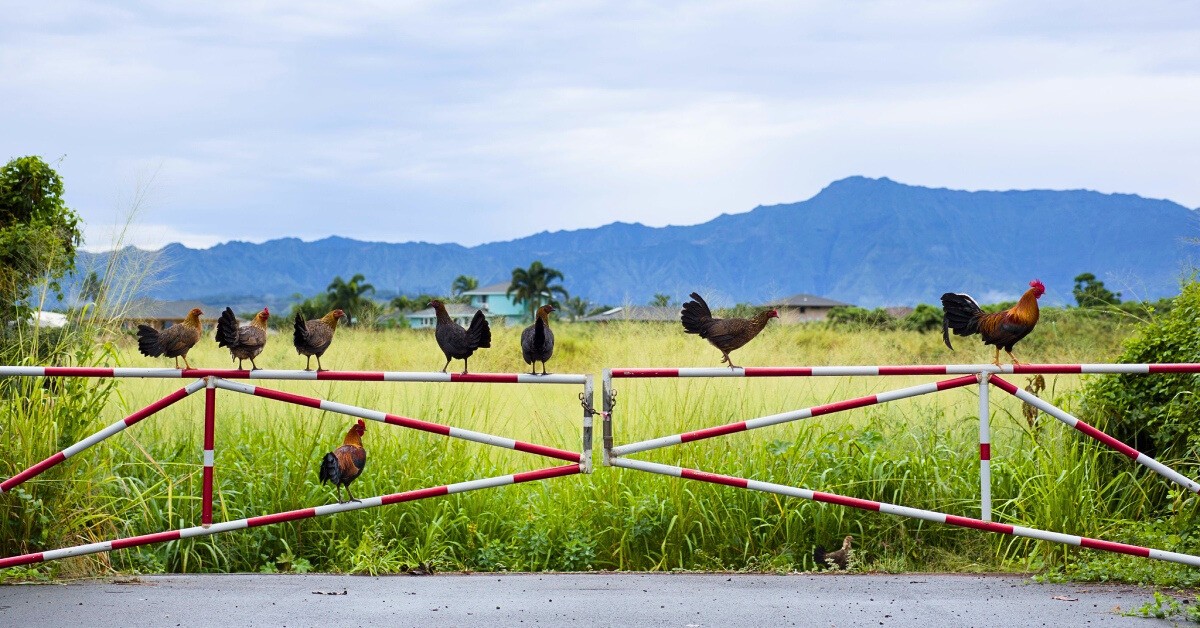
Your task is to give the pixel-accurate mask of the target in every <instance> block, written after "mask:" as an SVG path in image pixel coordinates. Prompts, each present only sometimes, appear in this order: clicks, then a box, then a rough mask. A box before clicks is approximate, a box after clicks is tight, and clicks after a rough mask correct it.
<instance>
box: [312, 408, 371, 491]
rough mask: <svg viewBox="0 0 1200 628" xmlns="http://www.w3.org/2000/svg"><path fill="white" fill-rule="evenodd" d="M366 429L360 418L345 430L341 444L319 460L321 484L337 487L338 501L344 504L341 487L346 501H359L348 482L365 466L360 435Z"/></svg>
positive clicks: (364, 455) (365, 453) (365, 460)
mask: <svg viewBox="0 0 1200 628" xmlns="http://www.w3.org/2000/svg"><path fill="white" fill-rule="evenodd" d="M366 431H367V424H366V423H364V422H363V420H362V419H359V420H358V423H355V424H354V427H351V428H350V431H349V432H346V438H345V439H343V440H342V446H341V447H338V448H337V449H335V450H333V451H331V452H329V453H327V454H325V458H324V460H322V461H321V469H320V471H318V472H317V475H318V476H319V477H320V478H321V484H324V483H326V482H332V483H333V486H334V488H336V489H337V496H338V503H339V504H344V503H346V502H345V501H342V487H343V486H344V487H346V494H347V495H349V496H350V499H349V500H348V501H352V502H356V501H359V500H357V499H354V493H351V492H350V483H351V482H353V481H354V479H355V478H357V477H358V476H359V474H361V473H362V470H363V467H365V466H367V450H366V449H363V444H362V436H363V433H364V432H366Z"/></svg>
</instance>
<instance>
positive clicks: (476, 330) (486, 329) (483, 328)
mask: <svg viewBox="0 0 1200 628" xmlns="http://www.w3.org/2000/svg"><path fill="white" fill-rule="evenodd" d="M467 338H468V339H469V340H470V342H471V346H473V347H475V348H476V349H488V348H491V346H492V328H491V326H489V325H488V322H487V317H486V316H484V315H483V310H475V317H474V318H472V319H471V326H470V327H468V328H467Z"/></svg>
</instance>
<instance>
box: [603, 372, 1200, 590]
mask: <svg viewBox="0 0 1200 628" xmlns="http://www.w3.org/2000/svg"><path fill="white" fill-rule="evenodd" d="M1081 373H1082V374H1089V373H1126V374H1151V373H1200V364H1021V365H1009V366H995V365H992V364H986V365H979V364H957V365H940V366H813V367H744V368H742V367H738V368H733V369H729V368H619V369H608V370H605V371H604V375H603V380H602V398H603V412H602V413H601V417H602V420H603V464H604V465H605V466H613V467H620V468H624V469H634V470H637V471H646V472H649V473H657V474H660V475H666V476H672V477H678V478H683V479H688V480H699V481H702V482H709V483H712V484H722V485H726V486H733V487H736V488H743V489H749V490H755V491H762V492H766V493H774V494H778V495H787V496H790V497H799V498H801V499H808V500H813V501H818V502H825V503H830V504H838V505H841V506H849V507H852V508H859V509H862V510H871V511H876V512H883V513H887V514H893V515H900V516H903V517H911V518H914V519H922V520H925V521H933V522H936V523H945V524H950V525H954V526H960V527H966V528H974V529H976V530H985V531H988V532H997V533H1000V534H1009V535H1013V536H1021V537H1027V538H1032V539H1040V540H1045V541H1054V542H1056V543H1065V544H1068V545H1077V546H1081V547H1087V548H1091V549H1099V550H1105V551H1109V552H1119V553H1122V554H1131V555H1134V556H1142V557H1146V558H1157V559H1160V560H1167V561H1171V562H1177V563H1183V564H1185V565H1192V566H1195V567H1200V557H1198V556H1192V555H1189V554H1180V553H1177V552H1169V551H1165V550H1159V549H1151V548H1146V547H1138V546H1136V545H1126V544H1124V543H1114V542H1111V541H1104V540H1101V539H1091V538H1087V537H1081V536H1075V535H1070V534H1061V533H1058V532H1049V531H1045V530H1038V529H1035V528H1027V527H1022V526H1015V525H1008V524H1000V523H994V522H992V520H991V518H992V504H991V431H990V427H989V424H988V415H989V400H988V389H989V387H990V386H996V387H997V388H1000V389H1001V390H1003V391H1005V392H1007V393H1009V394H1011V395H1013V396H1015V397H1017V398H1018V399H1021V400H1022V401H1024V402H1026V403H1029V404H1030V405H1033V406H1035V407H1037V408H1038V409H1039V410H1042V411H1043V412H1045V413H1046V414H1049V415H1050V416H1052V417H1054V418H1055V419H1058V420H1059V421H1061V422H1063V423H1065V424H1067V425H1069V426H1071V427H1073V428H1075V429H1076V430H1078V431H1080V432H1082V433H1084V434H1086V435H1088V436H1089V437H1091V438H1093V439H1095V440H1097V441H1099V442H1100V443H1103V444H1104V445H1107V446H1108V447H1111V448H1113V449H1115V450H1117V451H1119V452H1121V453H1122V454H1124V455H1126V456H1128V457H1129V458H1131V459H1133V460H1134V461H1135V462H1137V463H1138V464H1141V465H1143V466H1145V467H1147V468H1149V469H1151V470H1153V471H1154V472H1155V473H1158V474H1159V475H1161V476H1163V477H1164V478H1166V479H1168V480H1170V481H1172V482H1175V483H1176V484H1179V485H1180V486H1183V487H1184V488H1186V489H1188V490H1189V491H1191V492H1193V493H1200V483H1197V482H1196V481H1195V480H1193V479H1191V478H1188V477H1186V476H1184V475H1182V474H1180V473H1179V472H1177V471H1175V470H1174V469H1171V468H1170V467H1168V466H1166V465H1164V464H1162V463H1161V462H1159V461H1157V460H1155V459H1153V458H1151V457H1150V456H1147V455H1145V454H1143V453H1141V452H1139V451H1137V450H1136V449H1134V448H1132V447H1130V446H1128V445H1126V444H1125V443H1122V442H1120V441H1118V440H1117V439H1115V438H1113V437H1111V436H1109V435H1108V434H1105V433H1104V432H1101V431H1100V430H1098V429H1096V428H1095V427H1093V426H1091V425H1088V424H1087V423H1085V422H1083V421H1081V420H1079V419H1078V418H1076V417H1074V416H1072V415H1071V414H1069V413H1067V412H1065V411H1063V410H1061V409H1060V408H1057V407H1055V406H1054V405H1052V404H1050V403H1047V402H1046V401H1044V400H1042V399H1040V398H1038V397H1037V396H1035V395H1033V394H1031V393H1029V392H1027V391H1024V390H1021V389H1019V388H1017V387H1016V386H1014V385H1013V384H1011V383H1010V382H1008V381H1006V380H1004V379H1002V378H1001V377H1000V376H999V375H1000V374H1017V375H1021V374H1081ZM890 375H959V377H954V378H951V379H945V380H941V381H937V382H931V383H928V384H921V385H918V386H910V387H908V388H900V389H897V390H891V391H887V392H883V393H879V394H875V395H868V396H865V397H858V398H855V399H847V400H845V401H839V402H835V403H828V404H823V405H818V406H813V407H810V408H804V409H800V410H795V411H792V412H784V413H780V414H773V415H769V416H764V417H758V418H754V419H749V420H745V421H739V422H736V423H729V424H725V425H717V426H713V427H707V428H703V429H698V430H694V431H690V432H684V433H681V434H672V435H669V436H662V437H658V438H652V439H648V440H643V441H638V442H634V443H628V444H625V445H620V446H617V445H615V443H614V440H613V409H614V406H615V399H616V390H615V389H614V388H613V380H614V379H651V378H693V377H700V378H709V377H834V376H837V377H846V376H890ZM971 385H978V387H979V480H980V513H981V514H980V518H979V519H974V518H970V517H961V516H956V515H950V514H946V513H940V512H935V511H931V510H922V509H919V508H909V507H906V506H899V505H895V504H887V503H881V502H875V501H871V500H866V499H859V498H855V497H847V496H844V495H837V494H834V493H824V492H820V491H813V490H809V489H804V488H796V487H791V486H783V485H780V484H772V483H770V482H761V481H757V480H750V479H745V478H736V477H731V476H726V475H718V474H715V473H709V472H707V471H701V470H697V469H686V468H682V467H675V466H670V465H664V464H659V463H654V462H647V461H644V460H637V459H633V458H628V457H626V456H628V455H630V454H635V453H639V452H644V451H650V450H653V449H661V448H664V447H671V446H675V445H680V444H683V443H690V442H693V441H698V440H704V439H708V438H715V437H717V436H724V435H727V434H734V433H737V432H744V431H748V430H753V429H758V428H762V427H767V426H770V425H779V424H781V423H788V422H791V421H798V420H801V419H808V418H813V417H817V416H822V415H826V414H833V413H836V412H843V411H846V410H851V409H854V408H863V407H866V406H872V405H876V404H881V403H887V402H891V401H897V400H899V399H907V398H910V397H916V396H919V395H927V394H931V393H936V392H941V391H944V390H950V389H954V388H962V387H964V386H971Z"/></svg>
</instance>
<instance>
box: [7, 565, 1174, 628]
mask: <svg viewBox="0 0 1200 628" xmlns="http://www.w3.org/2000/svg"><path fill="white" fill-rule="evenodd" d="M1151 596H1152V591H1150V590H1149V589H1143V588H1138V587H1133V586H1124V585H1090V584H1089V585H1080V584H1037V583H1033V582H1031V581H1030V580H1029V579H1027V578H1021V577H1018V576H991V575H988V576H965V575H924V574H919V575H895V576H893V575H824V574H817V575H814V574H796V575H786V576H774V575H716V574H640V573H595V574H507V575H496V574H474V575H459V574H453V575H435V576H385V577H368V576H339V575H269V576H268V575H253V574H247V575H205V576H151V577H141V578H136V579H128V580H107V581H86V582H72V583H68V584H50V585H45V584H42V585H10V586H0V625H2V626H35V625H50V626H95V627H97V628H100V627H106V626H215V625H224V626H242V625H254V626H323V627H330V628H332V627H334V626H336V627H338V628H348V627H350V626H423V627H425V626H431V625H438V626H442V625H447V626H521V625H530V626H532V625H542V626H564V625H576V626H678V627H680V628H695V627H700V626H889V627H898V626H920V627H922V628H929V627H933V626H937V627H941V626H1005V627H1014V626H1140V627H1143V628H1145V627H1149V626H1157V625H1164V626H1166V625H1171V623H1170V622H1167V621H1163V620H1153V619H1143V618H1137V617H1123V616H1121V615H1120V614H1119V613H1118V612H1117V611H1116V610H1114V609H1115V608H1117V607H1119V608H1120V609H1129V608H1136V607H1138V606H1140V605H1142V604H1143V603H1145V602H1146V601H1148V600H1149V599H1150V598H1151Z"/></svg>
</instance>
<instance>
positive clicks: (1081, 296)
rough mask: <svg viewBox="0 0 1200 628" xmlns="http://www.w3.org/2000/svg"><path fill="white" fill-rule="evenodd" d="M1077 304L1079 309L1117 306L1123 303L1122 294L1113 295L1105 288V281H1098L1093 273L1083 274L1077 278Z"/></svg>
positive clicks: (1075, 292)
mask: <svg viewBox="0 0 1200 628" xmlns="http://www.w3.org/2000/svg"><path fill="white" fill-rule="evenodd" d="M1072 292H1073V293H1074V294H1075V302H1076V303H1078V304H1079V307H1101V306H1105V305H1117V304H1119V303H1120V302H1121V293H1120V292H1117V293H1115V294H1114V293H1113V292H1112V291H1111V290H1109V289H1108V288H1105V287H1104V282H1103V281H1097V280H1096V276H1095V275H1093V274H1092V273H1083V274H1081V275H1079V276H1077V277H1075V289H1074V290H1073V291H1072Z"/></svg>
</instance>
